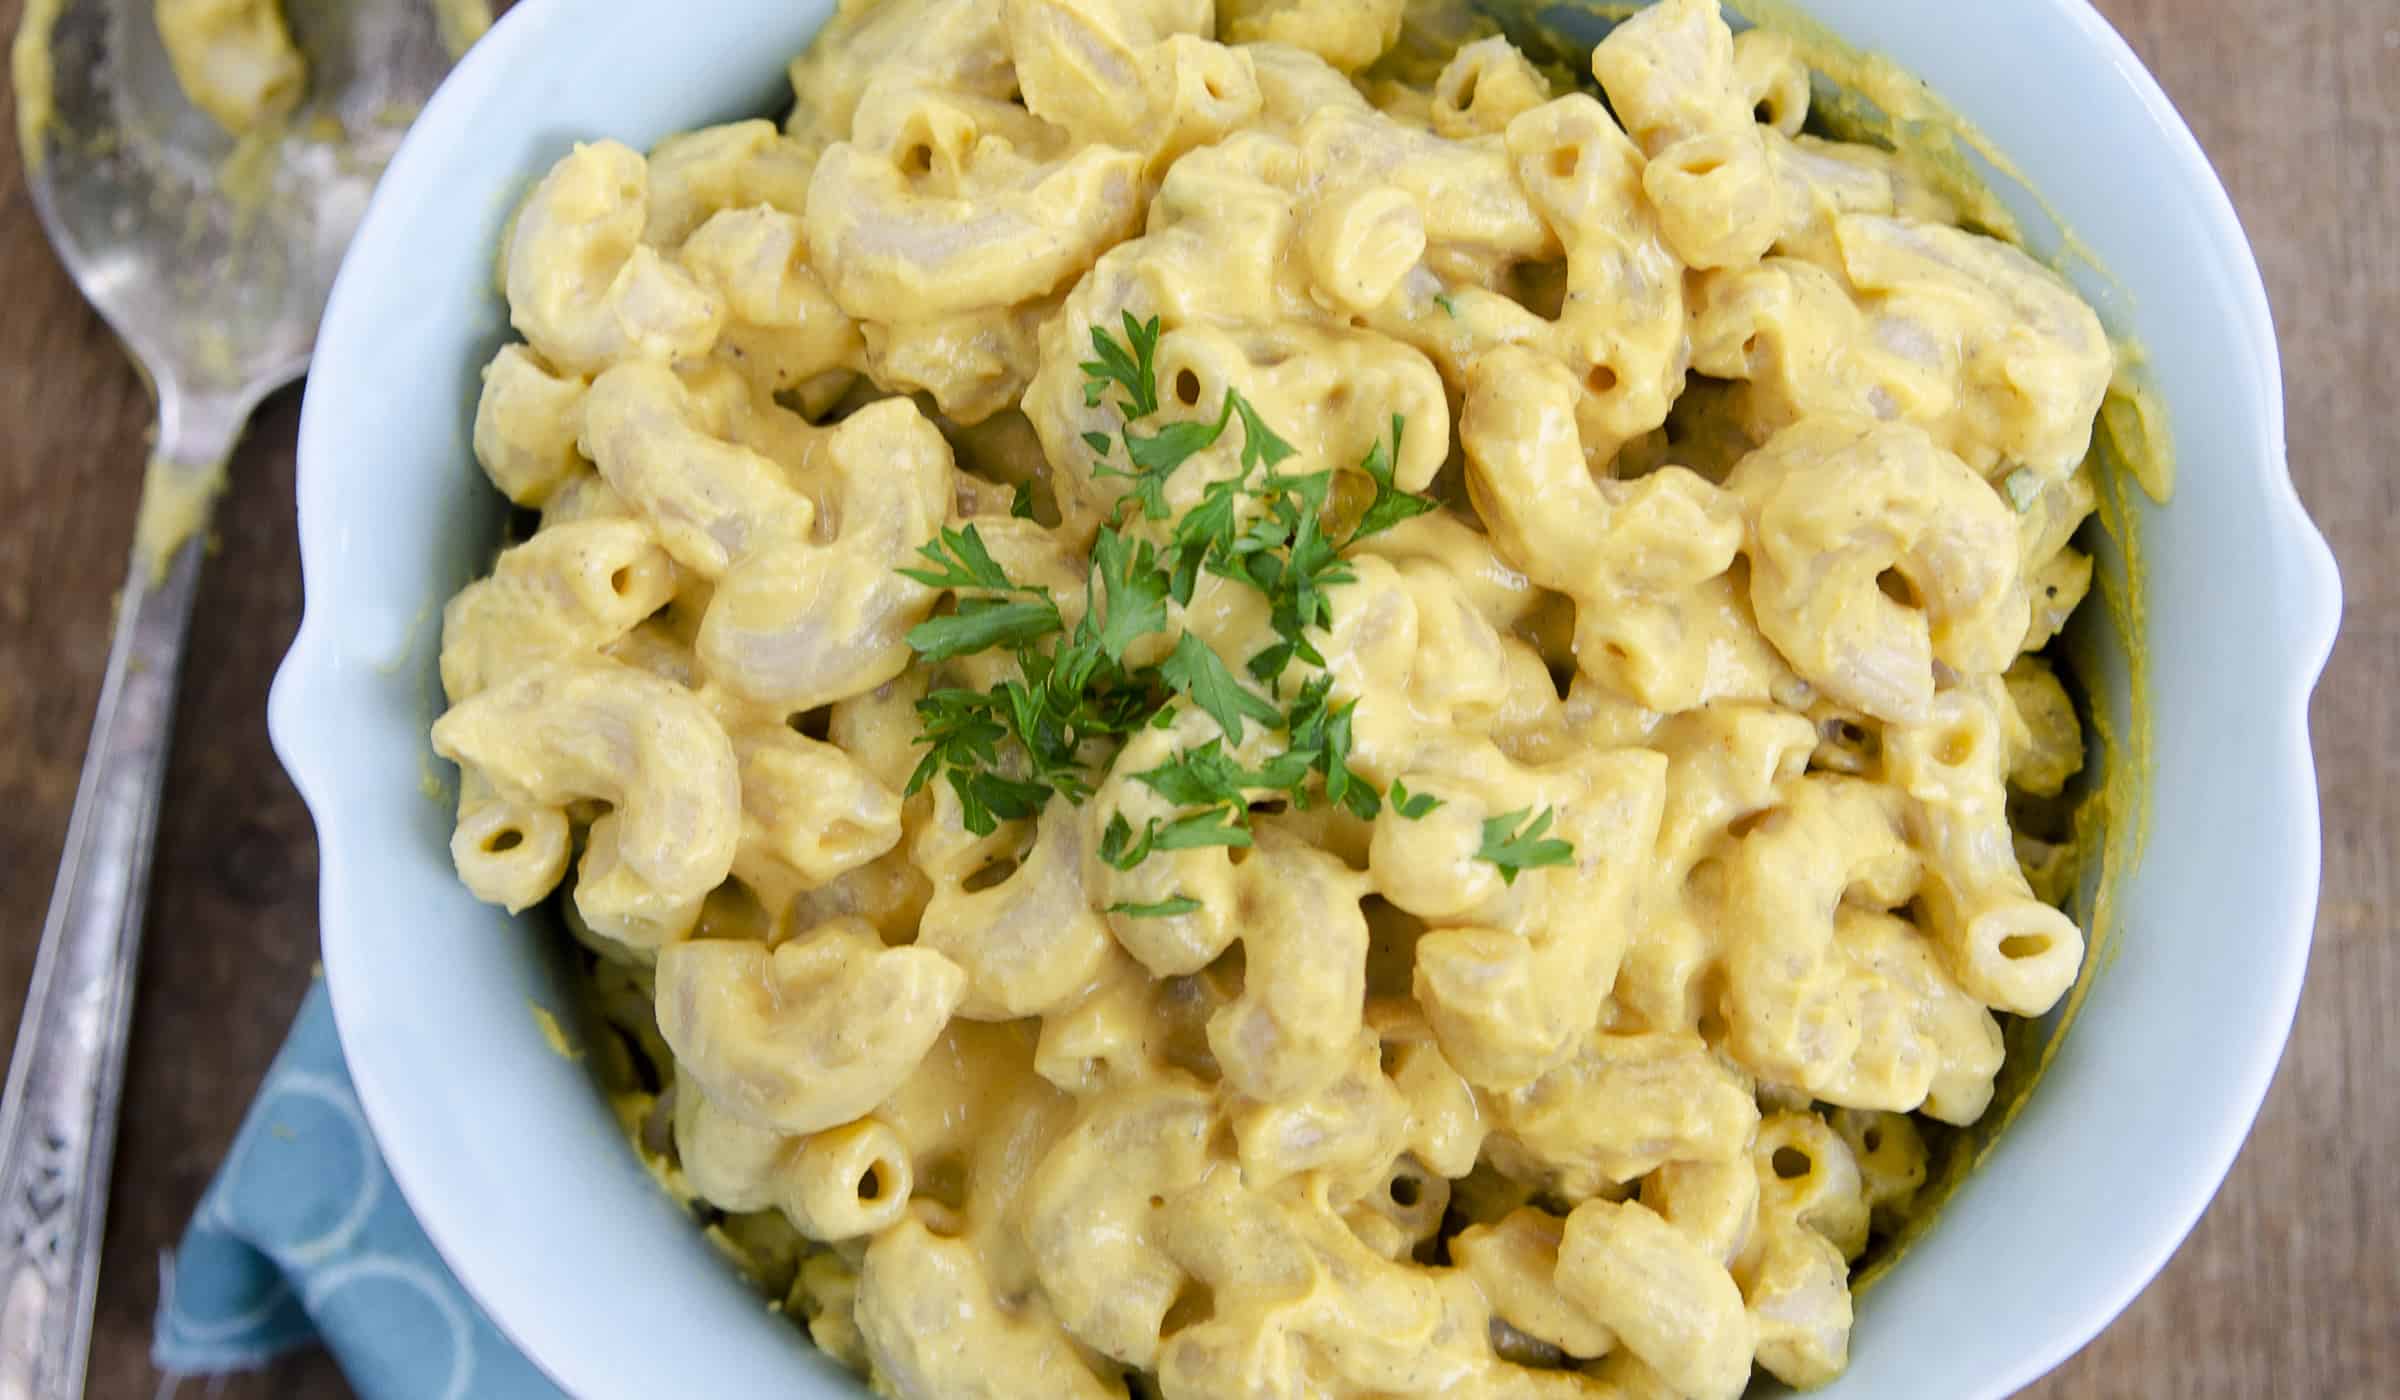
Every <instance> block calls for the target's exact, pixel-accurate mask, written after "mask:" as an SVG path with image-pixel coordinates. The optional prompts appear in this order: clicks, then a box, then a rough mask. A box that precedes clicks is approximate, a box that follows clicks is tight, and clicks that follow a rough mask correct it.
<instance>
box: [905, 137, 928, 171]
mask: <svg viewBox="0 0 2400 1400" xmlns="http://www.w3.org/2000/svg"><path fill="white" fill-rule="evenodd" d="M900 173H901V174H903V175H907V176H911V177H921V176H926V175H931V174H932V173H933V147H931V146H928V145H926V144H925V143H924V142H922V141H919V142H918V143H916V144H915V145H913V146H910V147H909V148H908V149H907V150H905V151H903V152H901V153H900Z"/></svg>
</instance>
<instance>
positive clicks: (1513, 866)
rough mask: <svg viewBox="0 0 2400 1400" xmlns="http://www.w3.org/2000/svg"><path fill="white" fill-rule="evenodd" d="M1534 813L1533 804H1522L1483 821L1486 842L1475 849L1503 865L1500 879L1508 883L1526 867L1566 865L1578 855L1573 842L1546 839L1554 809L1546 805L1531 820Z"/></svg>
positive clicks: (1480, 855)
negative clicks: (1531, 805) (1510, 810)
mask: <svg viewBox="0 0 2400 1400" xmlns="http://www.w3.org/2000/svg"><path fill="white" fill-rule="evenodd" d="M1532 813H1533V809H1532V808H1530V807H1520V808H1518V809H1517V810H1516V811H1513V812H1503V813H1501V814H1500V815H1499V816H1496V817H1493V818H1490V819H1489V820H1487V821H1485V822H1484V824H1483V846H1482V848H1481V849H1479V850H1477V851H1476V852H1475V858H1476V859H1477V860H1488V861H1490V862H1491V863H1492V864H1494V865H1496V866H1498V867H1500V879H1501V881H1502V882H1503V883H1505V884H1511V885H1513V884H1515V883H1516V882H1517V876H1518V874H1519V873H1521V872H1523V871H1527V870H1535V869H1539V868H1540V867H1542V866H1546V865H1565V864H1567V863H1569V862H1570V861H1572V860H1574V859H1575V848H1574V847H1573V846H1572V845H1570V844H1568V843H1567V842H1565V841H1561V840H1559V839H1558V838H1557V837H1555V836H1553V837H1550V838H1549V839H1547V840H1544V839H1543V834H1544V833H1545V832H1547V831H1549V830H1550V820H1551V817H1552V816H1553V813H1552V812H1551V810H1550V809H1549V808H1547V807H1544V808H1543V809H1542V811H1541V815H1539V816H1534V817H1533V820H1532V821H1531V822H1527V821H1526V818H1527V817H1528V816H1532Z"/></svg>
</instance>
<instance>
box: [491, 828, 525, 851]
mask: <svg viewBox="0 0 2400 1400" xmlns="http://www.w3.org/2000/svg"><path fill="white" fill-rule="evenodd" d="M524 844H525V833H524V832H522V831H519V830H517V829H516V828H515V827H513V826H510V827H502V828H501V829H500V830H498V831H495V832H493V833H492V834H491V835H489V836H487V837H485V838H484V839H483V853H484V854H485V855H491V856H498V855H506V854H508V853H509V852H510V851H513V850H515V849H516V848H517V847H519V846H522V845H524Z"/></svg>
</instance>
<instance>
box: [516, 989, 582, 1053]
mask: <svg viewBox="0 0 2400 1400" xmlns="http://www.w3.org/2000/svg"><path fill="white" fill-rule="evenodd" d="M525 1006H526V1009H527V1010H529V1011H531V1012H532V1013H533V1024H534V1025H535V1026H536V1027H537V1028H539V1029H540V1031H541V1033H542V1042H543V1043H544V1044H546V1045H548V1046H549V1047H550V1053H551V1054H553V1055H556V1056H558V1057H559V1058H560V1059H562V1060H566V1061H569V1062H570V1063H580V1062H581V1061H582V1059H583V1051H582V1050H580V1049H578V1048H577V1047H576V1045H575V1042H574V1041H573V1040H571V1039H569V1038H568V1036H567V1030H566V1027H564V1026H562V1025H560V1024H559V1023H558V1017H557V1016H556V1015H554V1014H553V1013H552V1012H551V1010H550V1008H549V1007H547V1006H544V1005H542V1004H541V1003H540V1002H538V1001H528V1002H526V1003H525Z"/></svg>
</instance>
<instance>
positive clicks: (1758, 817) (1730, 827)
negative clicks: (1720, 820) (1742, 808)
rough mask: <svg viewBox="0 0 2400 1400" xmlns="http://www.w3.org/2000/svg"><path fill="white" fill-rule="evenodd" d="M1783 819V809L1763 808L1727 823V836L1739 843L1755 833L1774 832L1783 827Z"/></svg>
mask: <svg viewBox="0 0 2400 1400" xmlns="http://www.w3.org/2000/svg"><path fill="white" fill-rule="evenodd" d="M1782 817H1783V809H1782V808H1781V807H1762V808H1760V809H1759V810H1757V811H1755V812H1748V813H1744V814H1743V815H1741V816H1738V817H1735V818H1734V819H1733V820H1732V821H1730V822H1728V823H1726V825H1725V834H1726V835H1727V836H1730V837H1732V838H1733V839H1735V840H1736V841H1739V840H1741V839H1742V838H1743V837H1745V836H1749V835H1750V834H1752V833H1753V832H1759V831H1772V830H1774V829H1775V828H1776V827H1777V826H1779V825H1781V823H1782Z"/></svg>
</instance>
